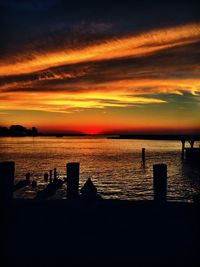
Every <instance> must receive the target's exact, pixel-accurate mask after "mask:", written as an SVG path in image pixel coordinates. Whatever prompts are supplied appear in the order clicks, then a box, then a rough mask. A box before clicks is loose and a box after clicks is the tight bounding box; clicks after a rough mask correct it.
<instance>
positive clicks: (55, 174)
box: [53, 168, 57, 180]
mask: <svg viewBox="0 0 200 267" xmlns="http://www.w3.org/2000/svg"><path fill="white" fill-rule="evenodd" d="M56 179H57V169H56V168H54V169H53V180H56Z"/></svg>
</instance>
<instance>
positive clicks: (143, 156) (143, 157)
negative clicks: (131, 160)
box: [142, 148, 145, 163]
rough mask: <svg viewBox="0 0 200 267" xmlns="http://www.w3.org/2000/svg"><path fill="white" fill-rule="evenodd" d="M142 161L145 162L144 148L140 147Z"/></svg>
mask: <svg viewBox="0 0 200 267" xmlns="http://www.w3.org/2000/svg"><path fill="white" fill-rule="evenodd" d="M142 162H143V163H145V148H142Z"/></svg>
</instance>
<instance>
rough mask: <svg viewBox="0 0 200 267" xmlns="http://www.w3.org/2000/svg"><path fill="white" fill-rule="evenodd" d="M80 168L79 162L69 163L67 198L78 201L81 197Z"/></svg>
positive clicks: (67, 167) (67, 166)
mask: <svg viewBox="0 0 200 267" xmlns="http://www.w3.org/2000/svg"><path fill="white" fill-rule="evenodd" d="M79 166H80V164H79V163H78V162H71V163H67V165H66V169H67V170H66V171H67V198H68V199H70V200H76V199H77V198H78V195H79Z"/></svg>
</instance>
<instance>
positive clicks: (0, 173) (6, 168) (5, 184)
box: [0, 161, 15, 206]
mask: <svg viewBox="0 0 200 267" xmlns="http://www.w3.org/2000/svg"><path fill="white" fill-rule="evenodd" d="M14 177H15V162H14V161H5V162H0V205H3V206H4V205H6V204H8V203H9V202H10V201H11V200H12V197H13V186H14Z"/></svg>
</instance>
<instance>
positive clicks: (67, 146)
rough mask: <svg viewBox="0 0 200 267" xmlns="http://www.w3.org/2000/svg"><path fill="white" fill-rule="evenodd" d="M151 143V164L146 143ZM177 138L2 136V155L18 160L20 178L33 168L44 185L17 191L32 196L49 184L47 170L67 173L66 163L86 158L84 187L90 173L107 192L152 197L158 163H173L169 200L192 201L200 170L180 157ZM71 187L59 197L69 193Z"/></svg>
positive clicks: (170, 165)
mask: <svg viewBox="0 0 200 267" xmlns="http://www.w3.org/2000/svg"><path fill="white" fill-rule="evenodd" d="M142 147H145V148H146V164H145V166H144V165H143V164H142V162H141V148H142ZM180 150H181V143H180V142H177V141H149V140H118V139H106V138H92V137H63V138H56V137H34V138H33V137H23V138H20V137H18V138H13V137H12V138H9V137H6V138H0V160H1V161H4V160H14V161H15V162H16V181H17V180H18V179H22V178H24V176H25V173H27V172H30V173H31V178H32V179H35V180H37V181H38V185H39V186H38V188H37V189H35V190H33V189H32V188H31V187H26V188H24V189H21V190H19V191H17V192H16V193H15V197H26V198H32V197H34V196H35V195H36V192H37V190H41V189H42V188H44V187H45V186H46V183H45V182H44V181H43V174H44V172H48V171H49V170H50V169H53V168H57V170H58V175H59V177H60V178H63V177H65V176H66V167H65V166H66V163H68V162H80V187H81V186H82V185H83V184H84V182H85V181H86V180H87V178H89V177H90V178H92V181H93V182H94V184H95V185H96V187H97V190H98V192H99V193H100V194H101V195H102V196H103V197H104V198H118V199H131V200H142V199H148V200H150V199H152V198H153V196H152V193H153V191H152V167H153V164H156V163H166V164H167V165H168V196H167V197H168V200H178V201H191V200H192V197H193V195H195V194H196V193H198V192H199V191H200V171H199V169H198V168H194V167H192V166H190V165H188V164H186V163H183V162H182V161H181V159H180ZM65 189H66V188H65V187H63V188H61V189H60V190H58V192H57V194H56V195H55V196H54V198H65V197H66V193H65Z"/></svg>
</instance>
